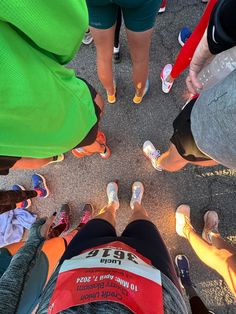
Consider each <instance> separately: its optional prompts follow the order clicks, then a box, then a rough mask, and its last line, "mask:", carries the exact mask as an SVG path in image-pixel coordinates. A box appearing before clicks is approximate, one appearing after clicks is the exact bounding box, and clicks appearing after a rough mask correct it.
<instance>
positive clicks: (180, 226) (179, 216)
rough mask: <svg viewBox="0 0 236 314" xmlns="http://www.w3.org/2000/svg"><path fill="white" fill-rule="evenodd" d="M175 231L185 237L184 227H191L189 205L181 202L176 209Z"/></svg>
mask: <svg viewBox="0 0 236 314" xmlns="http://www.w3.org/2000/svg"><path fill="white" fill-rule="evenodd" d="M175 219H176V232H177V233H178V235H179V236H181V237H184V238H186V228H188V227H191V228H192V226H191V223H190V207H189V206H188V205H185V204H182V205H180V206H179V207H178V208H177V209H176V213H175Z"/></svg>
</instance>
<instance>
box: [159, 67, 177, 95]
mask: <svg viewBox="0 0 236 314" xmlns="http://www.w3.org/2000/svg"><path fill="white" fill-rule="evenodd" d="M172 68H173V67H172V65H171V64H166V65H165V66H164V68H163V69H162V71H161V75H160V76H161V82H162V91H163V92H164V93H165V94H168V93H169V92H170V90H171V87H172V85H173V83H174V81H173V82H168V81H167V78H168V76H169V75H170V73H171V71H172Z"/></svg>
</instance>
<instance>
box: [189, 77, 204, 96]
mask: <svg viewBox="0 0 236 314" xmlns="http://www.w3.org/2000/svg"><path fill="white" fill-rule="evenodd" d="M186 85H187V88H188V91H189V92H190V93H191V94H193V95H195V94H197V93H199V90H201V89H202V84H201V83H200V82H199V80H198V79H197V78H196V76H194V75H192V76H190V75H189V76H188V77H187V78H186Z"/></svg>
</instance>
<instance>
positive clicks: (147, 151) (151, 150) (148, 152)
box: [143, 141, 162, 171]
mask: <svg viewBox="0 0 236 314" xmlns="http://www.w3.org/2000/svg"><path fill="white" fill-rule="evenodd" d="M143 153H144V155H145V156H146V157H147V158H148V159H149V160H150V161H151V163H152V165H153V167H154V168H155V169H156V170H158V171H162V168H161V166H159V165H158V164H157V161H158V158H159V157H160V156H161V153H160V151H159V150H157V149H156V148H155V146H154V145H153V144H152V142H150V141H146V142H145V143H144V144H143Z"/></svg>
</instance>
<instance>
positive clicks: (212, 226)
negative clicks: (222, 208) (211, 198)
mask: <svg viewBox="0 0 236 314" xmlns="http://www.w3.org/2000/svg"><path fill="white" fill-rule="evenodd" d="M218 226H219V217H218V214H217V212H215V211H214V210H208V211H207V212H206V213H205V215H204V228H203V231H202V238H203V240H205V241H206V242H208V243H209V244H212V240H211V233H219V231H218Z"/></svg>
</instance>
